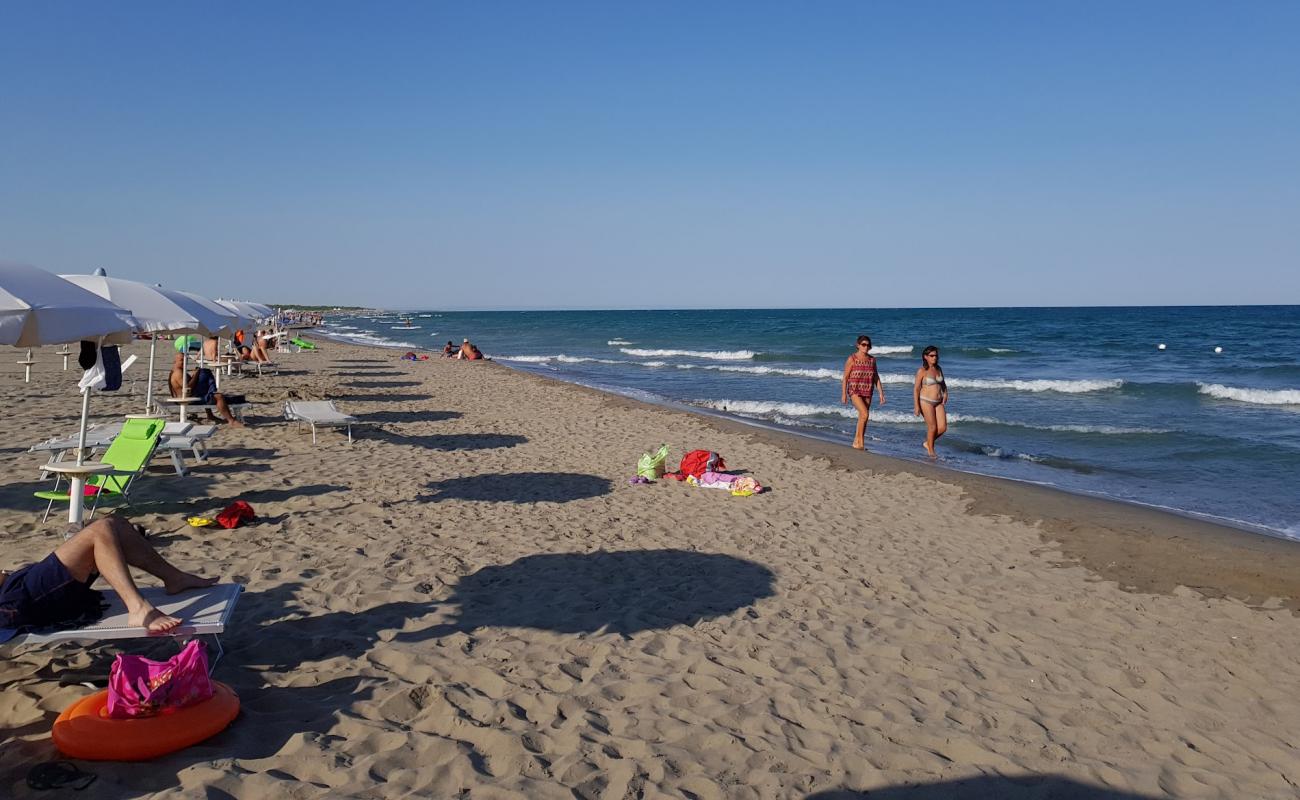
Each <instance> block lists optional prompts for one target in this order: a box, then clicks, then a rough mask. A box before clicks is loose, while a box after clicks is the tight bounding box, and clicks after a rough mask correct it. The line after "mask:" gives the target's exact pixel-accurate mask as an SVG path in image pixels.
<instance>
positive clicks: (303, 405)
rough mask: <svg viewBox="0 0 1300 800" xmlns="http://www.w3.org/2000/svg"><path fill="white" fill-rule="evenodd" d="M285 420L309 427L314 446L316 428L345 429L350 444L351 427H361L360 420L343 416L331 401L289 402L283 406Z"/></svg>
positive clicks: (349, 415) (348, 415)
mask: <svg viewBox="0 0 1300 800" xmlns="http://www.w3.org/2000/svg"><path fill="white" fill-rule="evenodd" d="M284 416H285V419H289V420H293V421H295V422H297V423H298V424H299V427H301V426H302V423H304V422H306V423H307V424H308V425H311V443H312V444H316V428H317V427H318V426H319V427H322V428H347V429H348V444H351V443H352V426H353V425H361V424H362V422H361V420H359V419H357V418H356V417H354V416H352V415H351V414H344V413H343V412H342V411H339V409H338V406H336V405H334V401H333V400H290V401H288V402H286V403H285V404H284Z"/></svg>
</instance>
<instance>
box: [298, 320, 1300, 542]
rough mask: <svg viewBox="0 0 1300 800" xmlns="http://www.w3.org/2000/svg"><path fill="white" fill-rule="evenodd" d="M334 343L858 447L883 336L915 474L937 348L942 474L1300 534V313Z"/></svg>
mask: <svg viewBox="0 0 1300 800" xmlns="http://www.w3.org/2000/svg"><path fill="white" fill-rule="evenodd" d="M320 332H321V333H323V334H325V335H327V336H330V337H334V338H338V339H341V340H344V341H350V342H355V343H359V344H369V345H380V346H386V347H392V348H394V349H397V350H403V351H405V350H416V351H419V352H422V353H426V352H427V353H429V354H430V355H435V356H436V355H437V354H438V353H439V352H440V350H441V347H442V345H443V344H444V343H446V342H447V341H452V342H454V343H456V344H457V345H459V343H460V341H461V339H463V338H466V337H468V338H469V339H471V340H472V341H473V342H474V343H475V344H476V345H477V346H478V347H479V348H480V349H482V351H483V352H484V353H485V354H486V355H487V356H488V357H489V358H492V359H494V360H496V361H498V362H500V363H502V364H506V365H509V366H511V367H513V368H516V369H519V370H524V371H527V372H536V373H541V374H544V375H549V376H551V377H554V378H558V379H561V380H565V381H570V382H572V383H577V384H581V385H584V386H589V387H594V388H597V389H602V390H606V391H610V392H615V393H618V394H622V395H627V396H630V397H634V398H637V399H641V400H645V401H649V402H652V403H660V404H668V405H676V406H686V407H690V408H694V409H697V410H699V411H701V412H705V413H711V414H723V415H728V416H733V417H736V418H738V419H742V420H747V421H750V422H752V423H754V424H759V425H765V426H772V427H777V428H780V429H783V430H788V431H791V432H794V433H798V434H802V435H805V436H811V437H815V438H819V439H824V440H829V441H835V442H843V443H844V444H845V446H846V447H847V446H848V442H849V440H850V439H851V437H852V431H853V424H854V420H855V419H856V412H855V411H854V410H853V408H852V406H846V405H842V404H841V403H840V386H839V383H840V378H841V375H842V373H843V368H844V361H845V359H846V358H847V357H848V355H849V354H850V353H852V352H853V350H854V340H855V339H856V338H857V336H858V335H859V334H867V335H868V336H870V337H871V339H872V342H873V344H874V351H873V352H874V353H875V355H876V358H877V365H878V369H879V371H880V373H881V375H882V378H883V380H884V384H885V399H886V402H885V404H884V405H883V406H878V405H873V406H872V410H871V422H870V425H869V427H868V429H867V447H868V449H869V450H870V451H872V452H875V453H879V454H882V455H888V456H894V457H897V458H903V459H911V460H916V461H928V457H927V456H926V455H925V453H924V450H923V449H922V444H921V443H922V440H923V438H924V434H925V425H924V423H923V422H922V420H921V419H920V418H918V417H916V416H915V415H914V414H913V402H912V396H911V395H912V382H913V376H914V374H915V370H916V368H917V367H918V366H919V365H920V359H921V351H922V349H924V348H925V347H926V346H927V345H930V344H933V345H935V346H937V347H938V348H939V350H940V363H941V365H942V367H943V370H944V373H945V375H946V377H947V383H948V387H949V391H950V399H949V403H948V419H949V430H948V434H947V435H946V436H945V437H943V439H941V440H940V442H939V445H938V448H937V449H938V453H939V458H938V461H937V463H938V464H939V465H940V466H942V467H947V468H949V469H953V470H959V471H962V472H971V473H980V474H985V475H996V476H1002V477H1005V478H1010V479H1014V480H1019V481H1028V482H1032V483H1036V484H1042V485H1046V486H1053V487H1058V488H1060V489H1064V490H1066V491H1070V492H1075V493H1079V494H1087V495H1096V496H1102V497H1108V498H1113V499H1116V500H1121V501H1125V502H1130V503H1137V504H1142V505H1146V506H1153V507H1157V508H1161V509H1166V510H1169V511H1173V512H1176V513H1180V514H1185V515H1190V516H1195V517H1201V518H1206V519H1209V520H1212V521H1217V522H1220V523H1223V524H1227V525H1232V526H1235V527H1239V528H1244V529H1247V530H1252V531H1255V532H1258V533H1263V534H1268V535H1273V536H1278V537H1284V538H1290V539H1300V306H1213V307H1200V306H1198V307H1150V308H1146V307H1134V308H1117V307H1107V308H962V309H951V308H945V309H938V308H922V309H772V310H678V311H672V310H668V311H473V312H464V311H462V312H451V311H436V310H416V311H406V312H400V313H398V312H385V313H376V312H370V313H364V314H363V313H356V314H342V315H340V314H334V315H330V316H329V317H328V319H327V322H326V324H325V325H324V326H323V327H322V328H321V329H320ZM654 444H656V443H653V442H646V443H645V445H646V446H650V445H654ZM668 444H670V445H671V446H672V447H673V449H674V450H675V451H677V453H678V454H680V453H681V452H683V451H685V450H690V449H695V448H704V449H709V446H710V443H709V442H707V441H681V442H669V443H668ZM639 455H640V452H639V451H638V452H629V453H628V471H629V474H630V473H631V472H632V471H633V468H634V465H635V462H636V459H637V457H638V456H639ZM724 455H725V454H724ZM760 479H761V478H760Z"/></svg>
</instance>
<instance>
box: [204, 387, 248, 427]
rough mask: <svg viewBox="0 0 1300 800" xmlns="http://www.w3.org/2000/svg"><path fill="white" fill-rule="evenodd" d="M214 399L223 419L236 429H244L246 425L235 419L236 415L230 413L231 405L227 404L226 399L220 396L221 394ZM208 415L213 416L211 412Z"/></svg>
mask: <svg viewBox="0 0 1300 800" xmlns="http://www.w3.org/2000/svg"><path fill="white" fill-rule="evenodd" d="M212 399H213V400H214V401H216V404H217V413H218V414H220V415H221V418H222V419H224V420H225V421H226V422H229V423H230V424H231V425H233V426H235V427H236V428H242V427H244V423H242V422H240V421H239V420H237V419H235V415H234V414H232V413H230V404H229V403H227V402H226V398H225V396H224V395H220V394H218V395H214V396H213V398H212ZM208 413H209V414H211V413H212V412H210V411H209V412H208Z"/></svg>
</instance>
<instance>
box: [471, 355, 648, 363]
mask: <svg viewBox="0 0 1300 800" xmlns="http://www.w3.org/2000/svg"><path fill="white" fill-rule="evenodd" d="M496 360H497V361H518V362H520V363H522V364H549V363H551V362H552V361H554V362H557V363H560V364H587V363H595V364H626V363H627V362H626V361H619V360H618V359H612V358H587V357H586V356H566V355H565V354H563V353H560V354H559V355H554V356H496Z"/></svg>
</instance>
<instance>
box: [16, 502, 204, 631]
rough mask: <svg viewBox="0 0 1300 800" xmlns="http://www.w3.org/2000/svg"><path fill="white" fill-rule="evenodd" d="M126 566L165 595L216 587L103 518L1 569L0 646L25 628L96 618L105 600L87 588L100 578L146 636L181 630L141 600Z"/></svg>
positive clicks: (126, 527)
mask: <svg viewBox="0 0 1300 800" xmlns="http://www.w3.org/2000/svg"><path fill="white" fill-rule="evenodd" d="M128 566H132V567H136V568H137V569H142V570H144V571H145V572H147V573H149V574H150V575H153V576H154V577H155V578H158V579H160V580H161V581H162V582H163V587H164V588H165V589H166V590H167V593H168V594H178V593H180V592H183V591H185V590H186V589H201V588H203V587H205V586H211V585H213V584H215V583H216V582H217V579H216V578H204V577H201V576H199V575H194V574H192V573H189V572H182V571H181V570H179V569H177V568H176V567H174V566H172V565H171V564H169V563H168V562H167V560H166V559H164V558H163V557H162V556H160V555H158V551H156V550H154V549H153V547H152V546H150V544H149V543H148V542H147V541H145V538H144V537H143V536H141V535H140V532H139V531H137V530H136V528H135V526H133V525H132V524H131V523H129V522H127V521H126V520H125V519H123V518H122V517H119V516H108V517H103V518H101V519H99V520H96V521H95V522H92V523H91V524H90V525H87V526H86V527H85V528H83V529H82V530H81V532H80V533H78V534H77V535H76V536H73V537H72V538H71V539H69V540H68V541H66V542H64V543H63V544H62V545H60V546H59V548H58V549H57V550H55V551H54V552H53V553H50V554H49V555H48V556H46V557H45V558H44V560H42V561H38V562H37V563H35V564H31V565H29V566H26V567H23V568H22V569H20V570H18V571H16V572H13V573H8V572H4V571H2V570H0V642H6V641H8V640H10V639H12V638H13V637H14V636H15V635H16V634H18V633H19V632H20V631H21V630H23V629H25V628H50V627H54V628H75V627H78V626H80V625H84V624H86V623H88V622H93V621H95V620H96V619H99V616H100V614H101V613H102V607H101V604H102V602H103V600H102V598H101V596H100V593H99V592H97V591H95V590H94V589H91V588H90V585H91V584H92V583H94V582H95V579H96V578H99V577H101V576H102V577H103V578H104V580H105V581H107V582H108V585H109V586H111V587H113V590H114V591H116V592H117V594H118V596H119V597H121V598H122V602H123V603H124V604H126V611H127V622H128V623H130V624H131V625H138V626H140V627H142V628H144V629H146V630H148V631H149V632H150V633H166V632H167V631H169V630H171V629H172V628H175V627H176V626H177V625H180V624H181V620H179V619H176V618H175V617H169V616H167V615H166V614H163V613H162V612H161V611H159V610H158V609H156V608H154V607H153V605H152V604H150V603H149V601H147V600H145V599H144V597H142V596H141V595H140V590H139V589H137V588H136V585H135V581H134V580H132V579H131V571H130V570H129V569H127V567H128Z"/></svg>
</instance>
